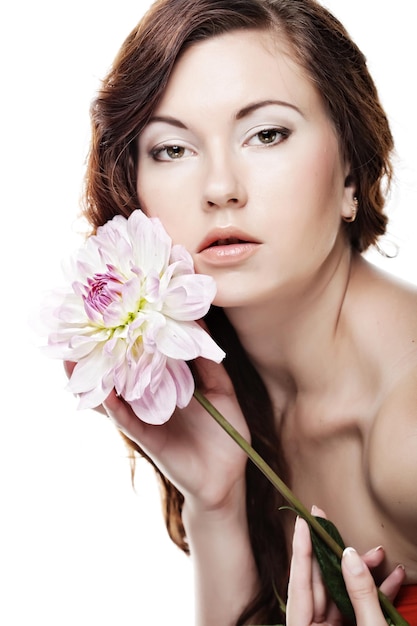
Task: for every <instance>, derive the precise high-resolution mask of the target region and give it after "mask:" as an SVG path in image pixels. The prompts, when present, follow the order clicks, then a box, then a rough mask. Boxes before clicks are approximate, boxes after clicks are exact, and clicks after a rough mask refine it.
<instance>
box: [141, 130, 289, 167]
mask: <svg viewBox="0 0 417 626" xmlns="http://www.w3.org/2000/svg"><path fill="white" fill-rule="evenodd" d="M268 133H272V134H274V135H275V137H274V139H273V140H272V141H269V142H268V141H267V142H266V143H264V142H262V141H261V139H260V137H261V135H262V134H264V136H265V135H266V134H268ZM290 135H291V131H290V130H289V129H288V128H284V127H271V128H262V129H261V130H259V131H258V132H257V133H255V134H254V135H252V136H251V137H249V139H248V141H246V142H245V144H244V145H245V146H248V145H251V144H250V142H251V141H252V140H253V139H254V138H255V137H257V138H258V139H259V144H257V145H258V146H266V147H272V146H276V145H278V144H280V143H282V142H283V141H285V140H286V139H288V137H289V136H290ZM277 139H278V140H277ZM170 149H171V150H175V149H177V150H180V151H182V154H181V155H177V156H176V157H175V156H174V157H169V156H168V152H167V151H168V150H170ZM187 150H188V151H189V152H191V153H193V150H191V149H190V148H186V147H185V146H182V145H180V144H179V143H178V144H176V143H171V144H164V145H162V146H158V147H156V148H153V149H152V150H151V151H150V156H151V157H152V159H154V161H162V162H163V161H165V162H169V161H175V160H176V159H178V160H180V159H182V158H183V157H184V154H185V153H186V152H187ZM164 152H165V153H166V156H167V157H168V158H160V157H161V155H162V154H163V153H164Z"/></svg>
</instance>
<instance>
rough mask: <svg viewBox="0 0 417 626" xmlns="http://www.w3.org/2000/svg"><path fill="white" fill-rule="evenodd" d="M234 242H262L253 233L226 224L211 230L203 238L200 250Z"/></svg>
mask: <svg viewBox="0 0 417 626" xmlns="http://www.w3.org/2000/svg"><path fill="white" fill-rule="evenodd" d="M232 243H260V242H259V241H258V240H257V239H254V238H253V237H252V236H251V235H248V234H247V233H245V232H243V231H242V230H239V229H238V228H234V227H233V226H225V227H224V228H216V229H214V230H211V231H210V232H209V233H208V235H207V236H206V237H205V238H204V239H203V241H202V242H201V243H200V245H199V247H198V252H201V251H202V250H205V249H206V248H211V247H212V246H216V245H227V244H232Z"/></svg>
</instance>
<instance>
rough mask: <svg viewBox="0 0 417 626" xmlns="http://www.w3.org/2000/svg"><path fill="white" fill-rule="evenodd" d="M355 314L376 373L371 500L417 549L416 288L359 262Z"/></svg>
mask: <svg viewBox="0 0 417 626" xmlns="http://www.w3.org/2000/svg"><path fill="white" fill-rule="evenodd" d="M358 274H359V275H358V281H357V285H359V286H361V285H362V288H363V292H362V295H360V296H359V297H357V302H358V311H359V313H358V315H359V316H360V313H361V312H362V315H363V321H364V324H365V325H366V331H367V339H366V342H367V343H366V342H365V343H366V349H367V350H369V354H372V359H373V360H374V362H375V367H376V368H377V370H378V372H379V385H378V395H379V398H378V402H377V403H376V406H377V407H378V408H377V412H376V414H375V415H374V417H373V419H372V420H371V423H370V430H369V433H368V437H367V445H366V455H365V457H366V465H367V470H368V481H369V487H370V489H371V491H372V495H373V497H374V499H375V500H376V501H377V502H378V504H379V506H380V507H381V508H382V509H383V510H384V511H385V513H386V514H387V516H388V518H390V519H391V520H392V521H393V522H395V524H396V525H397V528H398V529H401V533H402V535H403V536H405V537H407V536H408V538H409V539H410V542H411V543H412V544H413V545H414V546H416V548H417V545H416V544H417V540H416V533H415V529H416V527H417V288H416V287H415V286H413V285H410V284H407V283H405V282H402V281H400V280H398V279H397V278H395V277H392V276H390V275H388V274H386V273H384V272H382V271H380V270H379V269H377V268H375V267H374V266H372V265H369V264H364V265H362V264H361V267H360V268H359V270H358Z"/></svg>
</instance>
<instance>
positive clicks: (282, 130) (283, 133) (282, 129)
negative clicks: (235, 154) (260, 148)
mask: <svg viewBox="0 0 417 626" xmlns="http://www.w3.org/2000/svg"><path fill="white" fill-rule="evenodd" d="M264 131H275V132H276V133H277V134H278V135H279V136H280V140H279V141H274V142H273V143H270V144H264V145H265V146H268V145H270V146H275V145H277V144H279V143H281V142H282V141H284V140H285V139H287V138H288V137H289V136H290V135H291V133H292V131H291V130H290V129H289V128H287V127H286V126H280V125H279V124H260V125H259V126H256V127H255V128H251V129H250V131H249V132H248V133H247V138H246V139H245V141H244V145H245V146H247V145H250V141H251V140H252V139H254V138H255V137H256V136H257V135H259V134H260V133H262V132H264ZM259 145H262V144H259Z"/></svg>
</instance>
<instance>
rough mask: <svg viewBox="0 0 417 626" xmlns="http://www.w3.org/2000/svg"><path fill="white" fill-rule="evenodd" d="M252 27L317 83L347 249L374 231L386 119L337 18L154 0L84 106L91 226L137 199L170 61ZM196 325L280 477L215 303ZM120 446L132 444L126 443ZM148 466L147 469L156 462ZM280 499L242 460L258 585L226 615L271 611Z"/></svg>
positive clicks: (385, 158) (256, 402)
mask: <svg viewBox="0 0 417 626" xmlns="http://www.w3.org/2000/svg"><path fill="white" fill-rule="evenodd" d="M242 29H246V30H247V29H258V30H263V31H271V32H273V33H274V35H275V36H276V37H277V38H279V37H281V38H283V39H284V40H285V42H286V43H288V42H289V44H290V47H291V50H292V51H293V54H294V58H295V60H296V61H298V63H299V64H300V65H301V66H302V67H303V68H304V69H305V71H306V72H307V74H308V75H309V77H310V78H311V80H312V82H313V83H314V84H315V86H316V88H317V89H318V91H319V92H320V94H321V96H322V99H323V102H324V104H325V106H326V108H327V111H328V114H329V117H330V119H331V120H332V122H333V124H334V126H335V128H336V130H337V133H338V137H339V142H340V147H341V150H342V153H343V156H344V158H345V159H346V162H348V163H349V164H350V176H349V181H346V184H348V183H349V182H352V181H353V182H354V184H355V186H356V195H357V197H358V201H359V212H358V216H357V219H356V221H355V222H353V223H350V224H346V225H345V228H346V233H347V236H348V238H349V240H350V242H351V245H352V247H353V248H355V249H356V250H358V251H363V250H366V249H367V248H368V247H369V246H370V245H372V244H374V243H376V241H377V239H378V237H379V236H380V235H382V234H383V233H384V232H385V228H386V222H387V219H386V216H385V215H384V213H383V206H384V192H385V191H386V189H387V188H388V186H389V183H390V180H391V175H392V169H391V162H390V153H391V151H392V148H393V142H392V136H391V133H390V129H389V125H388V122H387V118H386V116H385V113H384V111H383V109H382V108H381V105H380V102H379V99H378V95H377V92H376V89H375V86H374V83H373V81H372V78H371V77H370V75H369V72H368V69H367V66H366V60H365V58H364V56H363V54H362V53H361V51H360V50H359V49H358V48H357V46H356V45H355V44H354V43H353V42H352V40H351V39H350V37H349V35H348V33H347V32H346V30H345V29H344V27H343V26H342V25H341V24H340V23H339V22H338V21H337V20H336V19H335V18H334V17H333V16H332V15H331V14H330V13H329V12H328V11H327V10H326V9H325V8H323V7H322V6H321V5H320V4H318V3H317V2H316V1H315V0H157V2H155V3H154V5H153V6H152V7H151V9H150V10H149V11H148V13H147V14H146V15H145V17H144V18H143V19H142V20H141V22H140V23H139V24H138V26H137V27H136V28H135V29H134V30H133V31H132V32H131V33H130V35H129V36H128V37H127V39H126V41H125V42H124V44H123V45H122V47H121V49H120V51H119V54H118V55H117V57H116V59H115V61H114V63H113V66H112V69H111V70H110V72H109V74H108V76H107V77H106V78H105V79H104V80H103V83H102V86H101V89H100V91H99V93H98V95H97V97H96V99H95V101H94V102H93V105H92V108H91V117H92V142H91V148H90V153H89V160H88V168H87V174H86V186H85V215H86V216H87V218H88V220H89V222H90V224H91V225H92V228H93V230H95V229H96V228H97V227H98V226H100V225H102V224H103V223H105V222H106V221H107V220H109V219H111V218H112V217H113V216H114V215H116V214H122V215H125V216H128V215H129V214H130V213H131V212H132V211H134V210H135V209H138V208H140V206H139V202H138V197H137V192H136V180H137V137H138V135H139V134H140V133H141V131H142V129H143V128H144V127H145V126H146V124H147V121H148V120H149V118H150V116H151V115H152V113H153V111H154V110H155V108H156V106H157V105H158V102H159V101H160V99H161V97H162V95H163V93H164V89H165V87H166V85H167V83H168V81H169V78H170V75H171V72H172V69H173V67H174V65H175V63H176V61H177V60H178V58H179V57H180V55H181V54H182V53H183V52H184V50H186V49H187V48H188V47H190V46H191V45H193V44H195V43H197V42H199V41H203V40H205V39H207V38H210V37H215V36H218V35H221V34H222V33H226V32H230V31H234V30H242ZM207 323H208V326H209V329H210V331H211V332H212V334H213V336H214V337H215V339H216V340H217V341H218V342H219V343H220V345H221V346H222V347H223V348H224V349H225V351H226V353H227V357H226V360H225V367H226V369H227V371H228V373H229V375H230V377H231V379H232V381H233V384H234V387H235V390H236V395H237V397H238V400H239V403H240V405H241V407H242V410H243V412H244V414H245V417H246V419H247V421H248V424H249V428H250V431H251V436H252V442H253V445H254V447H255V448H256V449H257V450H258V452H259V453H260V454H261V455H262V456H263V457H264V458H265V460H266V461H267V462H268V463H269V464H270V465H271V466H272V467H273V468H274V469H275V470H276V471H277V472H278V473H280V474H281V475H282V476H283V477H284V478H285V477H287V478H289V477H288V476H287V471H286V464H285V459H284V454H283V452H282V451H281V448H280V442H279V439H278V437H277V434H276V432H275V428H274V414H273V410H272V406H271V402H270V399H269V397H268V394H267V391H266V389H265V386H264V384H263V382H262V379H261V378H260V376H259V375H258V373H257V371H256V370H255V368H254V366H253V365H252V364H251V362H250V360H249V359H248V357H247V356H246V354H245V352H244V350H243V348H242V346H241V344H240V342H239V339H238V337H237V335H236V333H235V332H234V329H233V327H232V326H231V325H230V323H229V322H228V320H227V318H226V316H225V314H224V312H223V311H222V310H221V309H219V308H217V307H212V309H211V311H210V313H209V314H208V316H207ZM129 444H130V446H131V447H132V449H135V450H137V451H138V452H141V451H140V449H139V448H138V446H136V444H134V443H133V442H129ZM157 472H158V470H157ZM158 474H159V476H160V479H161V485H162V492H163V504H164V514H165V520H166V525H167V529H168V532H169V534H170V536H171V538H172V539H173V540H174V541H175V542H176V543H177V544H178V545H179V546H180V547H181V548H182V549H183V550H185V551H187V550H188V546H187V542H186V538H185V533H184V528H183V525H182V522H181V510H182V504H183V496H182V494H181V493H179V491H178V490H177V489H176V488H175V487H174V486H173V485H172V484H171V483H170V482H169V481H168V480H167V479H166V478H165V477H164V476H163V475H162V474H160V473H159V472H158ZM280 504H281V499H280V497H279V496H278V494H277V493H276V491H275V490H274V489H273V488H272V487H271V486H270V485H269V483H268V482H267V481H266V480H265V479H264V477H263V476H261V475H260V473H259V472H258V470H256V468H254V467H253V466H251V465H248V468H247V513H248V520H249V530H250V537H251V542H252V547H253V552H254V555H255V559H256V562H257V567H258V571H259V578H260V591H259V593H258V594H257V596H256V597H255V598H252V599H248V606H247V608H246V609H245V610H244V612H243V613H242V615H241V616H240V618H239V620H238V622H237V624H238V625H239V624H245V623H248V620H252V621H253V620H254V619H257V620H261V621H263V622H264V623H267V622H272V621H275V622H276V621H278V620H279V619H281V616H280V611H279V608H278V604H277V601H276V596H275V591H274V588H275V589H276V590H277V591H278V592H279V593H280V595H285V587H286V581H287V573H288V555H287V551H286V547H285V540H284V533H283V527H282V517H281V514H280V513H279V512H278V507H279V506H280Z"/></svg>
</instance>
